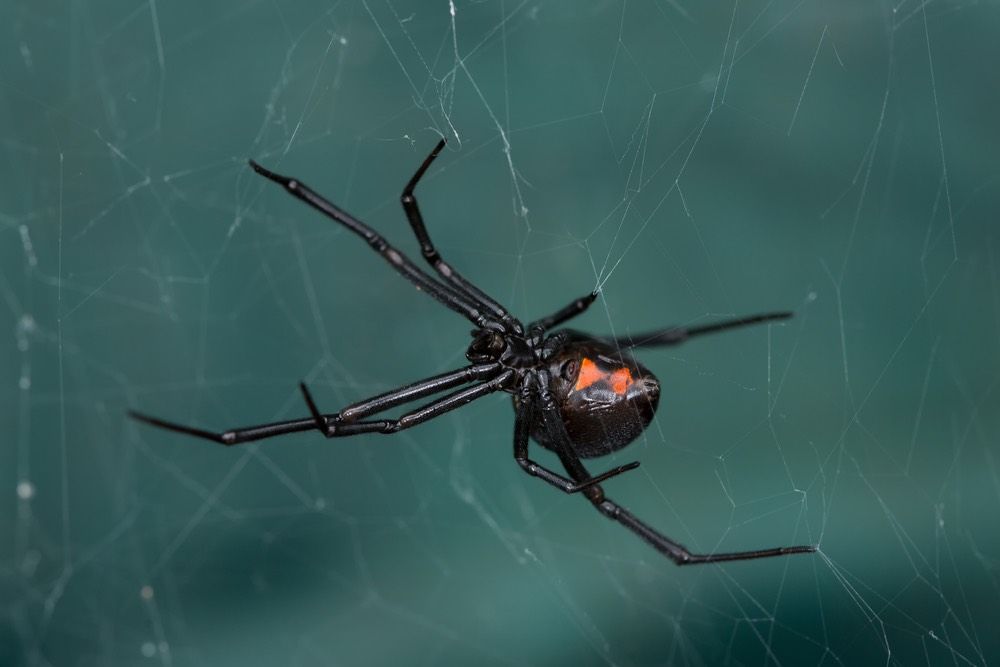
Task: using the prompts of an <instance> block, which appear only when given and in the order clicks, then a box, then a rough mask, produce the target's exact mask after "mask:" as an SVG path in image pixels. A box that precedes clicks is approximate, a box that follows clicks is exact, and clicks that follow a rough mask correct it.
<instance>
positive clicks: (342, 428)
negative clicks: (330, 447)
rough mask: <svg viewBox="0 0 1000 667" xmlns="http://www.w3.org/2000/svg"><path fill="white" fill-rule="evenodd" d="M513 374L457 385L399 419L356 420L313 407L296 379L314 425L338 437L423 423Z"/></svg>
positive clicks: (479, 395)
mask: <svg viewBox="0 0 1000 667" xmlns="http://www.w3.org/2000/svg"><path fill="white" fill-rule="evenodd" d="M514 375H515V373H514V371H512V370H509V371H506V372H504V373H501V374H500V375H497V376H496V377H494V378H493V379H491V380H487V381H486V382H483V383H482V384H477V385H473V386H472V387H467V388H465V389H460V390H458V391H456V392H452V393H450V394H448V395H447V396H444V397H443V398H439V399H438V400H436V401H434V402H432V403H428V404H427V405H422V406H420V407H419V408H417V409H416V410H412V411H410V412H407V413H406V414H404V415H403V416H402V417H400V418H398V419H378V420H371V421H356V422H340V421H337V420H336V419H330V418H329V417H327V416H325V415H323V413H321V412H320V411H319V408H317V407H316V402H315V401H314V400H313V397H312V394H311V393H309V388H308V387H307V386H306V384H305V383H304V382H300V383H299V389H301V390H302V397H303V398H304V399H305V401H306V405H307V406H308V407H309V412H310V413H311V414H312V418H313V422H312V423H313V427H314V428H315V429H316V430H318V431H320V432H321V433H322V434H323V435H325V436H326V437H328V438H341V437H345V436H350V435H359V434H361V433H396V432H397V431H402V430H403V429H407V428H412V427H414V426H416V425H418V424H423V423H424V422H426V421H430V420H432V419H434V418H435V417H440V416H441V415H443V414H444V413H446V412H451V411H452V410H455V409H457V408H460V407H462V406H463V405H468V404H469V403H471V402H472V401H474V400H476V399H477V398H482V397H483V396H488V395H490V394H492V393H495V392H497V391H500V390H501V389H504V388H505V387H507V386H509V385H510V382H511V380H513V379H514Z"/></svg>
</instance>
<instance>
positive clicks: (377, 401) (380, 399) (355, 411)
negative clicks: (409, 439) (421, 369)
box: [338, 364, 500, 421]
mask: <svg viewBox="0 0 1000 667" xmlns="http://www.w3.org/2000/svg"><path fill="white" fill-rule="evenodd" d="M499 370H500V364H474V365H472V366H466V367H465V368H462V369H459V370H457V371H452V372H451V373H442V374H441V375H435V376H434V377H429V378H427V379H426V380H421V381H419V382H414V383H413V384H409V385H406V386H405V387H400V388H399V389H394V390H392V391H387V392H385V393H384V394H379V395H378V396H373V397H371V398H367V399H365V400H363V401H358V402H357V403H352V404H351V405H349V406H347V407H346V408H344V409H343V410H341V411H340V413H339V414H338V417H339V418H340V420H341V421H353V420H355V419H359V418H361V417H367V416H368V415H372V414H375V413H377V412H382V411H383V410H388V409H390V408H394V407H396V406H397V405H402V404H403V403H409V402H410V401H413V400H416V399H418V398H424V397H425V396H430V395H431V394H436V393H438V392H439V391H444V390H445V389H451V388H452V387H457V386H459V385H462V384H466V383H467V382H472V381H473V380H484V379H488V378H489V377H490V376H492V375H494V374H496V373H497V372H498V371H499Z"/></svg>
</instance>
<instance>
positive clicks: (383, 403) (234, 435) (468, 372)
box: [128, 364, 497, 445]
mask: <svg viewBox="0 0 1000 667" xmlns="http://www.w3.org/2000/svg"><path fill="white" fill-rule="evenodd" d="M496 370H497V366H496V365H495V364H483V365H478V366H469V367H467V368H463V369H460V370H457V371H454V372H451V373H444V374H441V375H435V376H433V377H430V378H427V379H426V380H421V381H420V382H414V383H413V384H409V385H406V386H405V387H400V388H399V389H395V390H393V391H390V392H386V393H384V394H379V395H378V396H375V397H373V398H370V399H367V400H365V401H360V402H358V403H354V404H353V405H351V406H349V407H348V408H346V409H345V410H344V412H341V413H338V414H329V415H323V416H322V417H323V419H324V420H325V421H326V422H333V421H336V420H338V419H341V418H343V415H344V413H346V412H347V411H348V410H350V411H351V413H350V415H349V416H350V418H351V419H357V418H358V417H362V416H367V415H371V414H374V413H376V412H381V411H382V410H387V409H389V408H392V407H395V406H397V405H400V404H402V403H408V402H409V401H413V400H416V399H418V398H424V397H426V396H429V395H431V394H435V393H437V392H439V391H443V390H445V389H451V388H452V387H457V386H458V385H461V384H465V383H466V382H471V381H472V380H477V379H482V378H484V377H489V374H490V373H495V372H496ZM128 414H129V416H130V417H132V418H133V419H137V420H139V421H141V422H144V423H146V424H150V425H151V426H156V427H157V428H162V429H165V430H167V431H174V432H175V433H183V434H185V435H193V436H195V437H197V438H203V439H205V440H211V441H212V442H218V443H220V444H223V445H239V444H242V443H245V442H253V441H255V440H263V439H265V438H273V437H274V436H278V435H285V434H286V433H300V432H302V431H311V430H313V429H315V428H316V419H315V416H313V417H308V418H306V419H293V420H289V421H281V422H274V423H271V424H261V425H259V426H247V427H243V428H236V429H230V430H227V431H223V432H221V433H217V432H213V431H207V430H204V429H200V428H194V427H192V426H185V425H183V424H177V423H175V422H170V421H166V420H164V419H160V418H158V417H151V416H149V415H145V414H142V413H140V412H136V411H134V410H130V411H129V413H128ZM373 430H374V429H373ZM359 432H368V431H359Z"/></svg>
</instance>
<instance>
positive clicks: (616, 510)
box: [559, 451, 816, 565]
mask: <svg viewBox="0 0 1000 667" xmlns="http://www.w3.org/2000/svg"><path fill="white" fill-rule="evenodd" d="M559 459H560V460H561V461H562V464H563V467H565V468H566V472H567V473H569V476H570V477H572V478H573V479H575V480H577V481H580V480H586V479H588V478H589V477H590V474H589V473H588V472H587V469H586V468H585V467H584V466H583V463H582V462H581V461H580V459H579V457H577V456H576V455H575V454H573V453H572V452H566V451H564V452H560V453H559ZM584 495H585V496H587V500H589V501H590V502H591V503H592V504H593V505H594V507H595V508H596V509H597V511H599V512H600V513H601V514H603V515H604V516H606V517H608V518H609V519H613V520H615V521H617V522H618V523H620V524H621V525H623V526H625V527H626V528H628V529H629V530H631V531H632V532H633V533H635V534H636V535H638V536H639V537H640V538H642V539H643V541H645V542H646V543H647V544H649V545H650V546H651V547H653V548H654V549H656V550H657V551H659V552H660V553H661V554H663V555H664V556H666V557H668V558H669V559H670V560H672V561H674V563H676V564H677V565H698V564H702V563H721V562H724V561H731V560H752V559H754V558H771V557H773V556H787V555H789V554H804V553H813V552H814V551H816V547H814V546H794V547H776V548H772V549H757V550H755V551H736V552H731V553H714V554H695V553H691V552H690V551H688V549H687V547H685V546H684V545H683V544H681V543H679V542H675V541H674V540H672V539H670V538H669V537H667V536H666V535H663V534H662V533H660V532H659V531H657V530H655V529H654V528H651V527H650V526H648V525H646V524H645V523H643V522H642V521H640V520H639V519H638V518H637V517H636V516H635V515H634V514H632V513H631V512H629V511H628V510H627V509H625V508H624V507H622V506H621V505H619V504H617V503H616V502H614V501H613V500H611V499H610V498H608V497H607V496H605V495H604V489H602V488H601V487H600V485H596V484H595V485H593V486H590V487H589V488H587V489H586V490H585V491H584Z"/></svg>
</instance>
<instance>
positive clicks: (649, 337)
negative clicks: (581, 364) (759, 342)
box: [610, 312, 792, 349]
mask: <svg viewBox="0 0 1000 667" xmlns="http://www.w3.org/2000/svg"><path fill="white" fill-rule="evenodd" d="M791 316H792V313H787V312H782V313H762V314H760V315H747V316H745V317H735V318H733V319H730V320H722V321H721V322H713V323H712V324H704V325H702V326H700V327H668V328H666V329H660V330H659V331H647V332H645V333H640V334H634V335H631V336H623V337H620V338H613V339H611V340H610V342H611V343H612V344H613V345H616V346H617V347H618V348H619V349H628V348H633V347H659V346H666V345H679V344H680V343H683V342H684V341H686V340H687V339H689V338H694V337H695V336H702V335H704V334H709V333H715V332H717V331H726V330H728V329H737V328H739V327H745V326H750V325H751V324H760V323H761V322H773V321H775V320H787V319H788V318H790V317H791Z"/></svg>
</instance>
